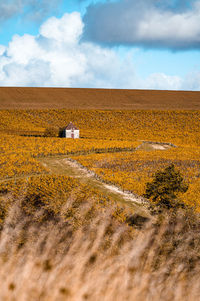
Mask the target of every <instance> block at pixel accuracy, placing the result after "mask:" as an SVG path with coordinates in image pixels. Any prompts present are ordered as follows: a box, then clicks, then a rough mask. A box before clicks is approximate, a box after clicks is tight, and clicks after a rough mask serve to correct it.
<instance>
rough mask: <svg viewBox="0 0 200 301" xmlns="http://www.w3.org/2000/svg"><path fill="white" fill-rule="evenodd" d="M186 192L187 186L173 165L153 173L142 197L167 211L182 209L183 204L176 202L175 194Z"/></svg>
mask: <svg viewBox="0 0 200 301" xmlns="http://www.w3.org/2000/svg"><path fill="white" fill-rule="evenodd" d="M187 190H188V185H187V184H186V183H185V182H184V179H183V177H182V176H181V174H180V172H179V171H178V170H176V169H175V167H174V164H171V165H169V166H168V167H167V168H165V169H164V170H163V171H157V172H156V173H155V175H154V178H153V181H152V182H149V183H147V185H146V192H145V194H144V197H146V198H148V199H150V200H152V201H153V202H154V203H155V204H156V205H158V206H159V207H163V208H167V209H170V208H175V207H183V204H181V203H180V202H178V200H177V194H178V193H179V192H182V193H184V192H186V191H187Z"/></svg>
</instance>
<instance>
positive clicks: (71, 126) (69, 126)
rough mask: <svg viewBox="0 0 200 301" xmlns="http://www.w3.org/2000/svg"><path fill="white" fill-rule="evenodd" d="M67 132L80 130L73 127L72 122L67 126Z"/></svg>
mask: <svg viewBox="0 0 200 301" xmlns="http://www.w3.org/2000/svg"><path fill="white" fill-rule="evenodd" d="M65 130H78V128H77V127H76V126H75V125H73V123H72V122H71V121H70V123H69V124H68V126H66V128H65Z"/></svg>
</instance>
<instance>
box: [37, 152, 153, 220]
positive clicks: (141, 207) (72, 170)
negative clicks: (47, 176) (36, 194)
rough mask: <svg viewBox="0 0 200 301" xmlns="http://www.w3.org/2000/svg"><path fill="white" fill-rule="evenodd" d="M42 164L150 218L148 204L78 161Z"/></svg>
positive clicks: (65, 160) (51, 159)
mask: <svg viewBox="0 0 200 301" xmlns="http://www.w3.org/2000/svg"><path fill="white" fill-rule="evenodd" d="M40 161H41V162H42V164H43V165H44V166H45V167H47V168H49V169H50V171H51V172H52V173H56V174H64V175H67V176H71V177H74V178H78V179H79V181H80V182H81V183H84V184H87V185H88V186H90V187H92V188H95V189H97V190H98V191H100V192H102V193H103V194H104V195H106V196H108V197H109V198H111V199H113V200H115V201H117V202H120V203H124V204H128V205H129V206H131V207H132V208H133V209H134V212H135V213H138V214H140V215H142V216H149V212H148V210H147V206H148V203H147V202H146V201H145V200H144V199H143V198H142V197H138V196H136V195H135V194H133V193H130V192H124V191H123V190H121V189H120V188H118V187H117V186H114V185H108V184H106V183H104V182H103V181H102V180H101V179H100V178H99V177H98V176H97V175H96V174H95V173H94V172H92V171H89V170H88V169H87V168H85V167H83V166H82V165H80V164H79V163H78V162H77V161H75V160H72V159H70V158H43V159H41V160H40Z"/></svg>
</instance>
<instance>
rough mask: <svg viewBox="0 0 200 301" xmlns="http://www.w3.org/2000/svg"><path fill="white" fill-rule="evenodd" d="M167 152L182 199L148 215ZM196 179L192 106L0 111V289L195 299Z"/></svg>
mask: <svg viewBox="0 0 200 301" xmlns="http://www.w3.org/2000/svg"><path fill="white" fill-rule="evenodd" d="M70 121H72V122H73V123H74V124H75V125H76V126H77V127H78V128H79V129H80V139H76V140H73V139H65V138H59V137H58V133H59V129H60V128H63V127H64V126H66V125H67V124H68V123H69V122H70ZM47 130H53V131H52V133H53V137H45V133H46V131H47ZM50 132H51V131H50ZM171 163H173V164H174V165H175V167H176V168H177V169H178V170H179V171H180V172H181V174H182V175H183V178H184V180H185V181H186V182H187V183H188V184H189V189H188V191H187V192H186V193H184V194H180V195H178V197H179V199H180V200H181V201H182V202H184V204H186V205H187V206H188V210H185V211H184V210H183V211H180V213H179V214H178V215H177V216H175V215H174V213H173V212H172V214H170V213H168V214H166V212H165V213H164V214H163V215H162V216H159V215H158V217H156V216H153V215H152V212H151V211H150V210H149V205H150V203H149V201H148V200H145V199H144V198H142V197H141V196H142V195H143V194H144V192H145V185H146V183H147V182H148V181H149V180H151V179H152V177H153V174H154V173H155V172H156V171H157V170H158V169H163V168H165V167H166V166H168V165H170V164H171ZM199 180H200V113H199V111H198V110H189V109H188V110H167V109H166V110H120V109H116V110H105V109H104V110H103V109H101V110H91V109H84V110H80V109H78V110H72V109H64V108H62V109H55V108H51V109H44V108H43V109H41V108H40V109H13V108H12V109H2V110H0V265H1V269H0V281H1V283H4V285H3V286H2V288H1V290H0V299H2V300H5V301H7V300H8V301H9V300H25V301H26V300H30V301H35V300H41V301H49V300H50V301H51V300H52V301H55V300H56V301H57V300H61V301H64V300H72V301H73V300H74V301H77V300H80V301H82V300H91V301H93V300H97V301H101V300H105V301H116V300H117V301H122V300H128V301H131V300H133V298H134V299H135V300H139V301H144V300H151V299H152V296H153V300H155V301H160V300H163V301H172V300H177V301H180V300H181V301H182V300H184V301H187V300H191V301H193V300H195V301H196V300H199V298H200V295H199V282H198V281H197V279H198V277H199V264H200V262H199V252H200V236H199V211H200V199H199V194H200V181H199ZM55 246H56V247H55ZM22 263H23V264H22ZM157 283H159V287H158V286H157ZM174 283H176V286H177V287H178V289H174Z"/></svg>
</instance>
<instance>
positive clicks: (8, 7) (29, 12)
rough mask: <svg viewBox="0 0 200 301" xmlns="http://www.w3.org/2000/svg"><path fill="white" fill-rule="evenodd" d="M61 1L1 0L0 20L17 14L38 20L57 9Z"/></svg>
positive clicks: (2, 20)
mask: <svg viewBox="0 0 200 301" xmlns="http://www.w3.org/2000/svg"><path fill="white" fill-rule="evenodd" d="M60 3H61V0H51V1H49V0H0V22H4V21H6V20H8V19H10V18H12V17H14V16H16V15H17V14H18V15H19V14H20V15H22V16H26V17H27V18H30V19H32V20H37V21H38V20H41V19H42V18H43V17H45V16H46V15H48V13H49V12H50V11H52V10H54V11H55V10H56V8H57V7H58V5H59V4H60Z"/></svg>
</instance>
